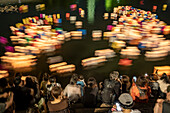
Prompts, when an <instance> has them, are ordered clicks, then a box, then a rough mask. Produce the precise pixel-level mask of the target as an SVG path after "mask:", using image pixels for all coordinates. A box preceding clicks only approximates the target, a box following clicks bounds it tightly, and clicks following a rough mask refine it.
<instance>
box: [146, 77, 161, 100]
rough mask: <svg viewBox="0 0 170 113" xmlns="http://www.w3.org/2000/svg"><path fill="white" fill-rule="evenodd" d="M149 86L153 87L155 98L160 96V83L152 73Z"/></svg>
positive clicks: (152, 92)
mask: <svg viewBox="0 0 170 113" xmlns="http://www.w3.org/2000/svg"><path fill="white" fill-rule="evenodd" d="M148 80H149V86H150V88H151V97H153V98H154V99H157V98H158V97H159V90H160V88H159V84H158V82H157V81H156V80H155V79H154V76H153V75H150V76H149V78H148Z"/></svg>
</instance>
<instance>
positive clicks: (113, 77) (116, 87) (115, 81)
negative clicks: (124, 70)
mask: <svg viewBox="0 0 170 113" xmlns="http://www.w3.org/2000/svg"><path fill="white" fill-rule="evenodd" d="M118 76H119V72H117V71H113V72H112V73H110V75H109V79H105V81H104V84H103V86H102V87H101V86H100V88H101V100H102V102H103V103H104V104H106V105H112V104H114V102H115V101H116V100H117V99H118V97H119V95H120V88H121V81H120V80H119V78H118ZM100 84H101V83H100Z"/></svg>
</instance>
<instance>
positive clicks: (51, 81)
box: [46, 75, 61, 100]
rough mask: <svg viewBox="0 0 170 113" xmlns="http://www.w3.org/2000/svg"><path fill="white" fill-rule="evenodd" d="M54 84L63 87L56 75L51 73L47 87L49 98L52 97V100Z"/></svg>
mask: <svg viewBox="0 0 170 113" xmlns="http://www.w3.org/2000/svg"><path fill="white" fill-rule="evenodd" d="M54 86H58V87H61V84H59V83H57V82H56V77H55V76H54V75H51V76H50V78H49V80H48V82H47V84H46V89H47V99H48V100H49V99H51V100H52V96H51V90H52V88H53V87H54Z"/></svg>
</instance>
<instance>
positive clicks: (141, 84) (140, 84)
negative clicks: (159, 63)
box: [136, 76, 147, 87]
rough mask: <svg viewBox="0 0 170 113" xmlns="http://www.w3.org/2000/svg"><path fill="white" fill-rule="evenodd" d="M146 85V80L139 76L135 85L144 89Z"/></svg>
mask: <svg viewBox="0 0 170 113" xmlns="http://www.w3.org/2000/svg"><path fill="white" fill-rule="evenodd" d="M146 83H147V80H146V78H145V77H144V76H139V77H138V79H137V82H136V85H138V86H140V87H145V85H146Z"/></svg>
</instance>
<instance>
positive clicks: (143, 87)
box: [130, 76, 151, 103]
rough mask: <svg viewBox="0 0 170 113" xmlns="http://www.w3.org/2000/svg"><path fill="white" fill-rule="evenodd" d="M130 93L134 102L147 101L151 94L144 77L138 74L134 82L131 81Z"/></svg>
mask: <svg viewBox="0 0 170 113" xmlns="http://www.w3.org/2000/svg"><path fill="white" fill-rule="evenodd" d="M130 94H131V96H132V98H133V100H134V101H135V102H140V103H147V102H148V100H149V96H150V94H151V88H150V87H149V86H148V83H147V80H146V77H144V76H139V77H138V79H137V81H136V83H133V85H132V87H131V89H130Z"/></svg>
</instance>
